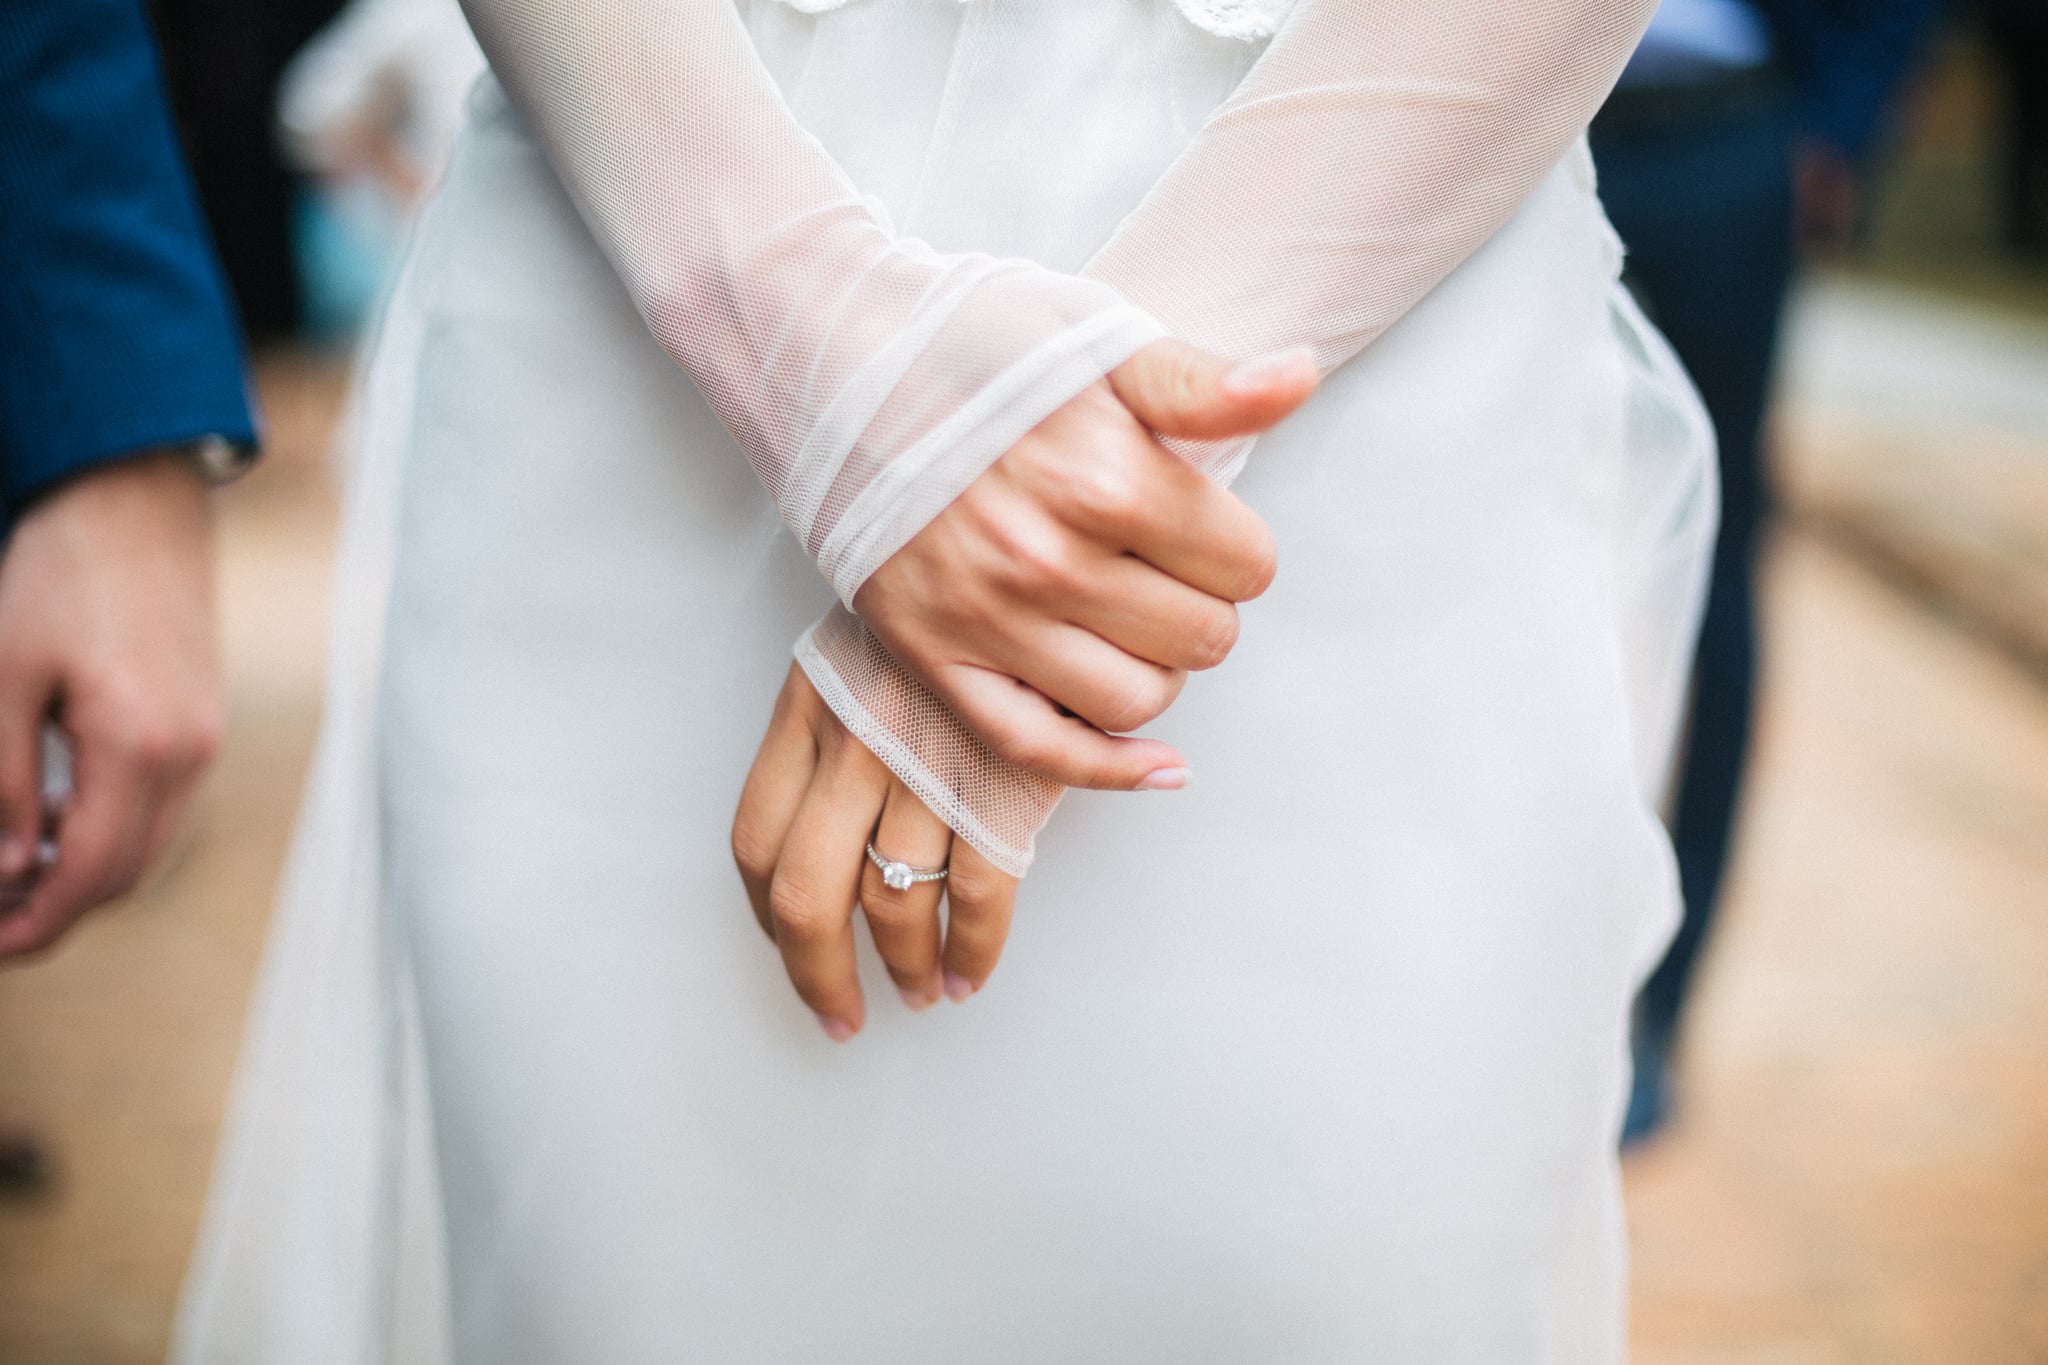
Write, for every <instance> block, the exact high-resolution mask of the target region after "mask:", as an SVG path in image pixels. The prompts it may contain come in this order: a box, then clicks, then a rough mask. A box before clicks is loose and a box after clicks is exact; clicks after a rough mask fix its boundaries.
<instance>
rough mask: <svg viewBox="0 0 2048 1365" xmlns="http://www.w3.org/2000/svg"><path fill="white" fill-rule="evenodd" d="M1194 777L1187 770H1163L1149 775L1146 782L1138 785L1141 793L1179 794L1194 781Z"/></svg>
mask: <svg viewBox="0 0 2048 1365" xmlns="http://www.w3.org/2000/svg"><path fill="white" fill-rule="evenodd" d="M1194 776H1195V775H1194V774H1193V773H1191V772H1189V771H1188V770H1187V769H1186V768H1161V769H1160V770H1159V771H1158V772H1156V773H1151V774H1149V775H1147V777H1146V778H1145V780H1144V781H1143V782H1140V783H1139V784H1138V790H1139V791H1141V792H1177V791H1179V790H1180V789H1181V788H1182V787H1185V786H1186V785H1187V784H1188V783H1189V782H1191V781H1192V780H1194Z"/></svg>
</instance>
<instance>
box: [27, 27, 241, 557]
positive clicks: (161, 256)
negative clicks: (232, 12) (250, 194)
mask: <svg viewBox="0 0 2048 1365" xmlns="http://www.w3.org/2000/svg"><path fill="white" fill-rule="evenodd" d="M207 435H220V436H225V437H228V438H229V439H230V440H233V441H236V442H241V443H252V444H253V442H254V440H255V431H254V428H253V424H252V422H251V417H250V411H249V403H248V396H247V388H246V381H245V367H244V363H243V355H242V346H241V340H240V337H239V335H238V332H237V328H236V323H235V316H234V310H233V307H232V304H231V303H230V300H229V297H228V292H227V286H226V283H225V281H224V280H223V279H222V276H221V272H220V268H219V265H218V263H217V262H216V261H215V259H214V256H213V251H212V246H211V244H210V242H209V241H208V238H207V234H206V230H205V228H204V226H203V224H202V222H201V219H200V216H199V211H198V205H197V203H196V201H195V198H194V195H193V192H192V187H191V183H190V181H189V180H188V178H187V176H186V172H185V168H184V164H183V162H182V160H181V159H180V155H179V149H178V144H177V140H176V138H175V136H174V135H173V132H172V129H171V124H170V118H169V115H168V113H167V112H166V109H165V103H164V92H163V82H162V76H161V74H160V72H159V71H158V69H157V61H156V50H155V46H154V44H153V42H152V39H151V35H150V31H149V27H148V23H147V21H146V19H145V18H144V16H143V13H142V11H141V8H140V6H139V3H138V0H5V2H4V3H0V519H4V518H5V517H7V516H10V515H11V514H13V513H15V512H18V511H19V510H20V508H21V507H22V506H23V505H24V504H25V503H26V502H27V501H28V500H29V499H31V498H33V497H35V496H36V495H37V494H38V493H40V492H42V491H43V490H44V489H46V488H48V487H49V486H51V485H52V484H54V483H56V482H58V481H59V480H62V479H64V478H66V477H68V476H70V475H72V474H74V473H77V472H79V471H80V470H83V469H85V468H88V467H90V466H92V465H94V464H97V463H99V462H102V461H106V460H112V459H118V458H120V457H121V456H123V455H127V454H131V453H134V452H136V451H138V450H142V449H146V448H148V447H150V446H155V445H162V444H165V443H168V442H174V441H183V440H191V439H193V438H196V437H201V436H207Z"/></svg>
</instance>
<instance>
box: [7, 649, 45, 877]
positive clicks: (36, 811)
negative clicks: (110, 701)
mask: <svg viewBox="0 0 2048 1365" xmlns="http://www.w3.org/2000/svg"><path fill="white" fill-rule="evenodd" d="M51 691H52V686H51V683H50V681H49V680H47V679H44V678H40V677H37V676H34V675H32V674H28V673H27V672H26V671H25V670H24V671H22V672H19V673H18V672H17V671H16V670H15V669H14V668H5V669H0V882H5V881H14V880H17V879H19V878H21V877H25V876H27V875H28V874H29V872H30V871H32V870H33V869H34V867H35V858H36V845H37V843H38V842H39V841H40V840H41V838H42V832H43V761H42V730H43V718H44V716H45V715H47V714H48V712H49V707H50V701H51V695H50V694H51Z"/></svg>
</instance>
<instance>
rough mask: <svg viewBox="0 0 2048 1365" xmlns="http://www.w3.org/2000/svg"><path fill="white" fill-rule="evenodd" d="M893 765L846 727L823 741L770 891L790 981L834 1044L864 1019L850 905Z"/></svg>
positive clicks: (857, 892)
mask: <svg viewBox="0 0 2048 1365" xmlns="http://www.w3.org/2000/svg"><path fill="white" fill-rule="evenodd" d="M888 784H889V770H888V769H887V768H884V767H883V766H882V763H881V760H880V759H878V758H876V757H875V756H874V755H873V754H871V753H869V752H868V751H867V749H866V748H865V747H863V746H862V745H861V744H860V742H859V741H858V740H855V739H853V738H852V737H851V736H847V735H845V734H843V733H841V734H840V735H839V736H838V738H837V740H836V742H832V743H827V744H821V746H820V750H819V761H818V767H817V771H816V772H815V773H814V774H813V775H812V779H811V785H810V787H809V789H808V790H806V791H805V793H804V799H803V804H802V805H801V806H800V807H799V808H798V810H797V814H796V820H795V822H794V823H793V824H792V825H791V826H790V831H789V838H788V839H787V841H786V842H785V843H784V844H783V847H782V857H781V860H780V861H779V862H778V863H777V864H776V868H775V880H774V883H773V885H771V886H770V887H769V889H768V912H769V917H770V919H771V921H772V922H773V924H774V926H775V943H776V946H777V947H779V948H780V949H781V950H782V964H783V967H784V969H785V970H786V971H788V973H789V979H790V983H791V984H792V985H794V986H795V987H796V993H797V994H798V995H800V996H802V997H803V1001H804V1003H805V1004H806V1005H809V1006H810V1007H811V1010H812V1012H813V1013H815V1014H816V1015H817V1016H818V1024H819V1026H820V1027H821V1028H823V1029H824V1030H825V1033H826V1036H827V1037H830V1038H831V1039H832V1040H833V1041H834V1042H845V1041H846V1040H847V1039H848V1038H851V1037H852V1036H853V1035H854V1034H856V1033H858V1032H859V1031H860V1026H861V1024H862V1022H863V1021H864V1020H865V1018H866V1013H865V1010H864V1008H863V1005H862V1002H861V993H860V979H859V977H858V976H857V975H856V972H855V961H854V946H853V908H854V902H855V901H856V899H857V898H858V897H859V895H860V878H861V868H862V867H864V866H866V864H867V846H868V836H869V835H870V834H872V833H873V832H874V828H875V823H876V821H878V820H879V819H880V818H881V815H882V802H883V798H884V797H885V795H886V794H887V792H888Z"/></svg>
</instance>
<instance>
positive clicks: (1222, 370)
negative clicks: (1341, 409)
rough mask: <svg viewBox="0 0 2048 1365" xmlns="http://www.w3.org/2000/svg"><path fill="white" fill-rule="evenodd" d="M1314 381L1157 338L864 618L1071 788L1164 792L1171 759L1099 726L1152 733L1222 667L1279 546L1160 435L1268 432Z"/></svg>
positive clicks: (989, 484) (1007, 467)
mask: <svg viewBox="0 0 2048 1365" xmlns="http://www.w3.org/2000/svg"><path fill="white" fill-rule="evenodd" d="M1316 379H1317V376H1316V368H1315V362H1314V360H1313V358H1312V357H1311V356H1310V355H1309V354H1308V353H1307V352H1305V351H1296V352H1285V353H1283V354H1281V355H1278V356H1274V357H1270V358H1268V359H1266V360H1264V361H1255V362H1251V363H1249V364H1246V365H1241V366H1236V367H1233V366H1232V365H1231V364H1230V363H1229V362H1228V361H1225V360H1221V359H1219V358H1217V357H1215V356H1212V355H1209V354H1207V353H1206V352H1203V351H1199V350H1196V349H1195V348H1194V347H1191V346H1188V345H1186V344H1185V343H1182V342H1176V341H1161V342H1156V343H1154V344H1153V345H1151V346H1148V347H1147V348H1146V349H1145V350H1143V351H1140V352H1139V353H1138V354H1137V355H1136V356H1134V357H1132V358H1131V359H1130V360H1129V361H1127V362H1126V363H1125V364H1124V365H1123V366H1121V367H1120V368H1119V369H1117V370H1116V371H1115V372H1114V373H1113V374H1111V375H1110V377H1109V378H1108V380H1106V381H1105V382H1103V383H1101V384H1097V385H1096V386H1094V387H1093V388H1091V389H1089V390H1087V391H1086V392H1084V393H1082V394H1081V395H1080V396H1079V397H1077V398H1075V399H1074V400H1073V401H1072V402H1070V403H1068V404H1067V405H1066V406H1065V407H1063V408H1061V409H1060V410H1059V411H1058V412H1056V413H1054V414H1053V415H1052V416H1051V417H1049V418H1047V419H1046V420H1045V421H1044V422H1042V423H1040V424H1039V426H1038V427H1037V428H1036V429H1034V430H1033V431H1032V432H1031V433H1030V434H1029V435H1027V436H1026V437H1025V438H1024V439H1023V440H1021V441H1019V442H1018V443H1017V444H1016V445H1015V446H1012V447H1011V448H1010V449H1009V450H1008V451H1007V452H1006V453H1005V454H1004V455H1003V457H1002V458H1001V459H1000V460H998V461H996V463H995V464H994V465H992V466H990V468H989V469H988V471H987V472H986V473H984V474H983V475H982V476H981V478H979V479H978V480H976V481H975V482H974V483H973V484H972V485H970V486H969V487H968V489H967V491H966V492H964V493H962V494H961V495H960V496H959V497H958V498H956V499H954V501H953V502H952V504H951V505H950V506H948V507H947V508H946V510H945V511H944V512H942V513H940V514H939V516H938V517H937V518H935V519H934V520H933V521H932V522H931V523H930V524H929V525H928V526H926V527H925V528H924V530H922V531H921V532H919V533H918V534H917V535H916V536H915V537H914V538H912V539H911V541H910V542H909V543H908V544H906V545H905V546H904V547H903V548H902V549H901V550H899V551H897V552H896V553H895V554H894V555H893V556H891V557H890V558H889V559H888V561H887V562H885V563H884V564H883V565H882V567H881V568H880V569H878V570H876V571H875V573H874V576H873V577H871V578H869V579H868V581H867V582H866V583H865V584H864V585H863V586H862V587H861V590H860V592H859V594H858V595H857V597H856V599H855V602H854V606H855V608H856V609H857V610H858V611H859V613H860V615H861V618H862V619H863V620H865V621H866V622H867V624H868V626H869V627H870V628H871V629H872V630H873V631H874V633H875V635H876V636H877V637H878V638H879V639H880V640H881V641H882V643H883V644H884V645H886V646H887V647H888V648H889V650H890V652H891V653H893V654H894V655H895V656H896V657H897V658H898V659H900V660H901V661H902V662H903V664H904V665H905V666H906V667H908V668H909V669H910V670H911V672H913V673H915V674H917V675H918V677H919V678H920V679H922V680H923V682H924V683H925V685H926V686H928V687H930V688H931V689H932V691H933V692H934V693H936V694H937V695H938V696H939V698H940V699H941V700H943V701H944V702H945V703H946V704H947V706H949V707H950V708H952V710H953V712H954V714H955V715H957V716H959V718H960V719H961V720H962V721H963V722H964V723H965V724H966V725H967V727H968V728H969V729H971V730H973V731H974V732H975V734H976V735H978V736H979V737H980V738H981V739H982V740H983V742H985V743H986V744H988V745H989V747H990V748H991V749H993V750H994V751H995V752H996V753H997V754H999V755H1001V756H1003V757H1005V758H1007V759H1009V760H1011V761H1012V762H1015V763H1018V764H1019V765H1020V766H1023V767H1026V768H1030V769H1032V770H1033V771H1035V772H1038V773H1040V774H1042V775H1043V776H1045V777H1048V778H1051V779H1052V780H1053V781H1055V782H1058V783H1060V784H1062V785H1063V786H1069V787H1100V788H1113V789H1135V788H1138V787H1142V786H1146V785H1171V784H1172V781H1173V780H1174V774H1176V773H1178V772H1179V771H1180V764H1181V760H1180V757H1179V755H1178V754H1177V753H1175V752H1174V751H1173V750H1172V749H1171V748H1169V747H1168V746H1166V745H1164V744H1161V743H1159V742H1157V741H1150V740H1134V739H1118V738H1115V737H1113V733H1104V732H1118V731H1125V730H1134V729H1136V728H1137V727H1139V726H1141V725H1143V724H1145V723H1146V722H1148V721H1150V720H1152V719H1154V718H1155V717H1157V716H1158V715H1159V714H1160V713H1161V712H1163V711H1165V710H1166V708H1167V707H1168V706H1169V705H1171V704H1172V702H1173V699H1174V698H1175V697H1176V696H1177V695H1178V694H1179V692H1180V687H1181V684H1182V682H1183V681H1184V680H1185V678H1186V670H1189V669H1201V668H1212V667H1214V666H1215V665H1217V664H1219V663H1221V662H1222V661H1223V658H1224V656H1225V655H1227V654H1228V653H1229V652H1230V649H1231V647H1232V646H1233V645H1234V644H1235V643H1236V641H1237V606H1236V604H1237V603H1239V602H1244V601H1248V600H1249V599H1251V598H1254V597H1257V596H1258V595H1259V594H1260V593H1262V592H1264V591H1265V590H1266V586H1267V585H1268V584H1269V583H1270V582H1271V581H1272V577H1273V569H1274V549H1273V538H1272V535H1271V534H1270V533H1269V532H1268V531H1267V530H1266V527H1265V523H1263V522H1262V521H1260V520H1259V518H1258V516H1257V515H1256V514H1254V513H1253V512H1252V510H1251V509H1250V508H1249V507H1246V506H1245V505H1244V503H1242V502H1240V501H1239V500H1238V499H1237V498H1235V497H1233V496H1231V495H1230V494H1229V493H1228V492H1226V491H1224V489H1223V488H1221V487H1220V486H1219V485H1217V484H1215V483H1214V482H1212V481H1211V480H1209V479H1208V478H1206V477H1204V476H1203V475H1202V474H1200V473H1199V472H1197V471H1196V470H1195V469H1194V468H1193V467H1191V466H1190V465H1189V464H1188V463H1187V462H1186V461H1184V460H1182V459H1180V458H1179V457H1178V456H1176V455H1174V454H1173V453H1172V452H1171V451H1169V450H1167V449H1166V448H1165V447H1164V446H1162V445H1161V444H1160V443H1159V442H1158V441H1157V440H1156V439H1154V437H1153V434H1152V433H1154V432H1158V433H1160V434H1162V435H1166V436H1180V437H1189V438H1196V439H1217V438H1222V437H1230V436H1243V435H1250V434H1252V433H1254V432H1260V431H1264V430H1266V429H1267V428H1269V427H1271V426H1273V425H1274V424H1275V423H1277V422H1278V421H1279V420H1280V419H1281V418H1283V417H1285V416H1286V415H1287V414H1288V413H1290V412H1292V411H1293V410H1294V409H1295V408H1297V407H1299V406H1300V405H1301V404H1302V402H1303V401H1305V400H1306V399H1307V398H1308V396H1309V394H1310V393H1312V392H1313V391H1314V389H1315V386H1316ZM1020 683H1021V684H1023V685H1022V686H1020V685H1019V684H1020Z"/></svg>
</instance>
